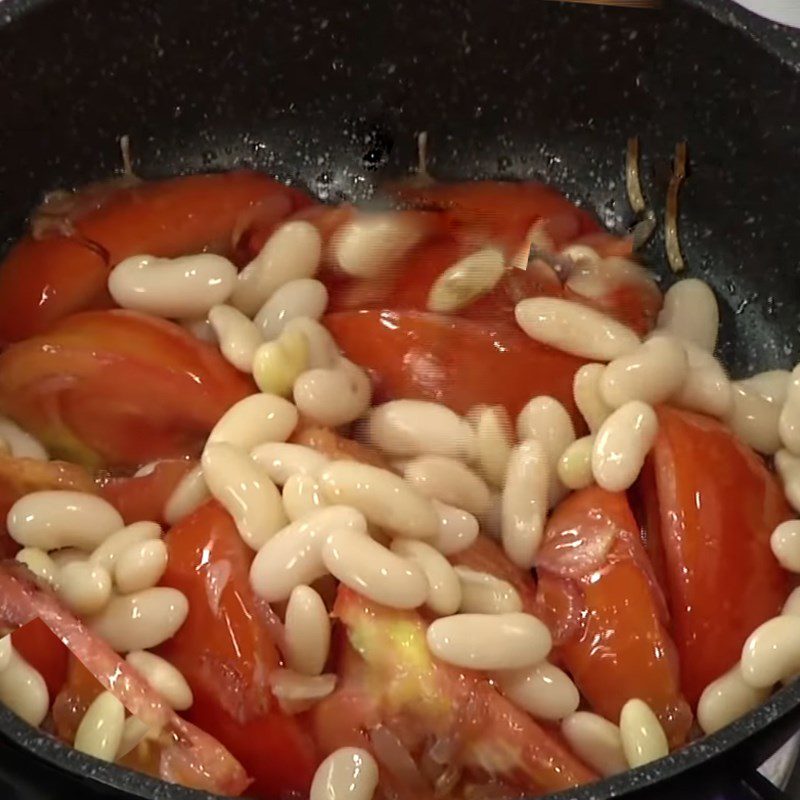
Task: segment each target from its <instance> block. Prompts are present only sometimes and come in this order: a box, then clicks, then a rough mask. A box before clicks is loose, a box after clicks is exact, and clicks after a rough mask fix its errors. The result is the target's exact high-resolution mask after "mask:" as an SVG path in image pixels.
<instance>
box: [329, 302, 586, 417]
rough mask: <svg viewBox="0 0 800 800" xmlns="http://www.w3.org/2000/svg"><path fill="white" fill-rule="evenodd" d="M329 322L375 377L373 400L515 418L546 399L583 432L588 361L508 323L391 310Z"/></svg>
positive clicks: (339, 339) (355, 358) (347, 314)
mask: <svg viewBox="0 0 800 800" xmlns="http://www.w3.org/2000/svg"><path fill="white" fill-rule="evenodd" d="M324 322H325V324H326V325H327V327H328V329H329V330H330V332H331V333H332V334H333V337H334V338H335V339H336V341H337V343H338V344H339V347H340V348H342V350H343V351H344V353H345V355H346V356H347V357H348V358H350V359H351V360H352V361H355V362H356V363H357V364H360V365H361V366H362V367H365V368H366V369H367V370H368V371H370V372H371V373H372V375H373V379H374V381H373V382H374V385H375V394H374V402H383V401H386V400H390V399H393V398H413V399H420V400H434V401H436V402H439V403H444V404H445V405H447V406H449V407H450V408H452V409H453V410H454V411H456V412H458V413H461V414H464V413H466V412H467V411H468V410H469V409H470V408H472V407H473V406H475V405H478V404H481V403H487V404H497V405H503V406H505V408H506V409H507V410H508V412H509V414H510V415H511V416H512V418H513V417H516V415H517V414H518V413H519V411H520V410H521V408H522V407H523V406H524V405H525V403H527V402H528V400H530V399H531V397H534V396H536V395H540V394H548V395H551V396H553V397H555V398H556V399H557V400H560V401H561V402H562V403H563V404H564V406H565V407H566V408H567V409H568V410H569V411H570V413H571V414H572V417H573V421H574V422H575V423H576V425H577V426H578V427H579V429H582V427H583V423H582V422H581V418H580V415H579V414H578V413H577V410H576V408H575V402H574V400H573V396H572V379H573V376H574V374H575V372H576V371H577V369H578V368H579V367H580V366H581V365H582V364H583V363H585V362H584V361H582V360H580V359H578V358H575V357H574V356H570V355H567V354H566V353H561V352H559V351H558V350H554V349H552V348H550V347H547V346H545V345H542V344H539V343H538V342H534V341H533V340H532V339H529V338H528V337H527V336H525V335H524V334H523V333H522V332H521V331H519V330H516V329H515V328H514V327H512V325H510V324H509V325H506V324H500V323H498V324H489V323H479V322H475V321H472V320H462V319H457V318H450V317H443V316H439V315H436V314H420V313H415V312H392V311H363V312H343V313H339V314H329V315H328V316H327V317H325V318H324Z"/></svg>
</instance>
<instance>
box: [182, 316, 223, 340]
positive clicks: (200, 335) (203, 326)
mask: <svg viewBox="0 0 800 800" xmlns="http://www.w3.org/2000/svg"><path fill="white" fill-rule="evenodd" d="M178 324H179V325H180V326H181V328H183V329H184V330H185V331H188V332H189V333H191V334H192V336H194V338H195V339H199V340H200V341H201V342H207V343H208V344H217V334H216V333H215V332H214V328H213V327H212V326H211V323H210V322H209V321H208V317H196V318H194V319H182V320H180V321H179V323H178Z"/></svg>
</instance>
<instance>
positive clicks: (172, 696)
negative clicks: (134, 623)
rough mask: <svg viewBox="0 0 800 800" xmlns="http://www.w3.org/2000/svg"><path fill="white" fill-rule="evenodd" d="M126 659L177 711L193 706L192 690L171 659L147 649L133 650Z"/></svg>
mask: <svg viewBox="0 0 800 800" xmlns="http://www.w3.org/2000/svg"><path fill="white" fill-rule="evenodd" d="M125 660H126V661H127V662H128V663H129V664H130V665H131V666H132V667H133V668H134V669H135V670H136V671H137V672H138V673H139V674H140V675H141V676H142V677H143V678H144V679H145V680H146V681H147V682H148V683H149V684H150V686H152V687H153V688H154V689H155V690H156V691H157V692H158V693H159V694H160V695H161V696H162V697H163V698H164V699H165V700H166V701H167V703H169V705H170V706H171V707H172V708H174V709H175V710H176V711H185V710H186V709H187V708H190V707H191V705H192V703H193V702H194V697H193V696H192V690H191V688H190V687H189V684H188V683H187V682H186V678H184V677H183V674H182V673H181V671H180V670H179V669H178V668H177V667H174V666H173V665H172V664H170V663H169V661H166V660H165V659H163V658H161V656H157V655H156V654H155V653H148V652H147V651H146V650H133V651H132V652H130V653H128V655H127V656H125Z"/></svg>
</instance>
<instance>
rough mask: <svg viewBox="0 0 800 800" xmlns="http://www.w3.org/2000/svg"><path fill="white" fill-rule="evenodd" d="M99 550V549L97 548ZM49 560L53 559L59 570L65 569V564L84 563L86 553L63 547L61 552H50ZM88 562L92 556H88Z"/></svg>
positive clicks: (75, 548)
mask: <svg viewBox="0 0 800 800" xmlns="http://www.w3.org/2000/svg"><path fill="white" fill-rule="evenodd" d="M114 535H115V534H113V533H112V534H111V536H109V537H108V538H109V539H112V538H113V537H114ZM104 545H105V542H103V544H102V545H100V547H103V546H104ZM98 549H100V548H98ZM49 555H50V558H52V559H53V563H54V564H55V565H56V567H58V569H59V570H61V568H62V567H65V566H66V565H67V564H73V563H75V562H76V561H86V560H87V559H86V553H85V552H84V551H83V550H78V548H77V547H65V548H63V549H62V550H51V551H50V553H49ZM88 560H89V561H91V560H92V556H89V559H88Z"/></svg>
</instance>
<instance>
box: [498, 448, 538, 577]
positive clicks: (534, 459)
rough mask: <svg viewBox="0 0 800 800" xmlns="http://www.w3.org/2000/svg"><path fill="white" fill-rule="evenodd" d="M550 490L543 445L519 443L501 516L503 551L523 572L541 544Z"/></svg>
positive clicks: (509, 471)
mask: <svg viewBox="0 0 800 800" xmlns="http://www.w3.org/2000/svg"><path fill="white" fill-rule="evenodd" d="M549 487H550V468H549V465H548V457H547V451H546V450H545V448H544V445H543V444H542V443H541V442H539V441H538V440H536V439H531V440H528V441H524V442H522V443H521V444H518V445H517V446H516V447H515V448H514V449H513V450H512V451H511V458H510V459H509V462H508V472H507V474H506V485H505V486H504V487H503V499H502V511H501V513H502V537H503V548H504V549H505V551H506V554H507V555H508V557H509V558H510V559H511V560H512V561H513V562H514V563H515V564H516V565H517V566H518V567H521V568H522V569H530V568H531V567H532V566H533V563H534V560H535V558H536V552H537V551H538V549H539V545H540V544H541V541H542V535H543V533H544V523H545V519H546V517H547V504H548V503H547V501H548V493H549Z"/></svg>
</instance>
